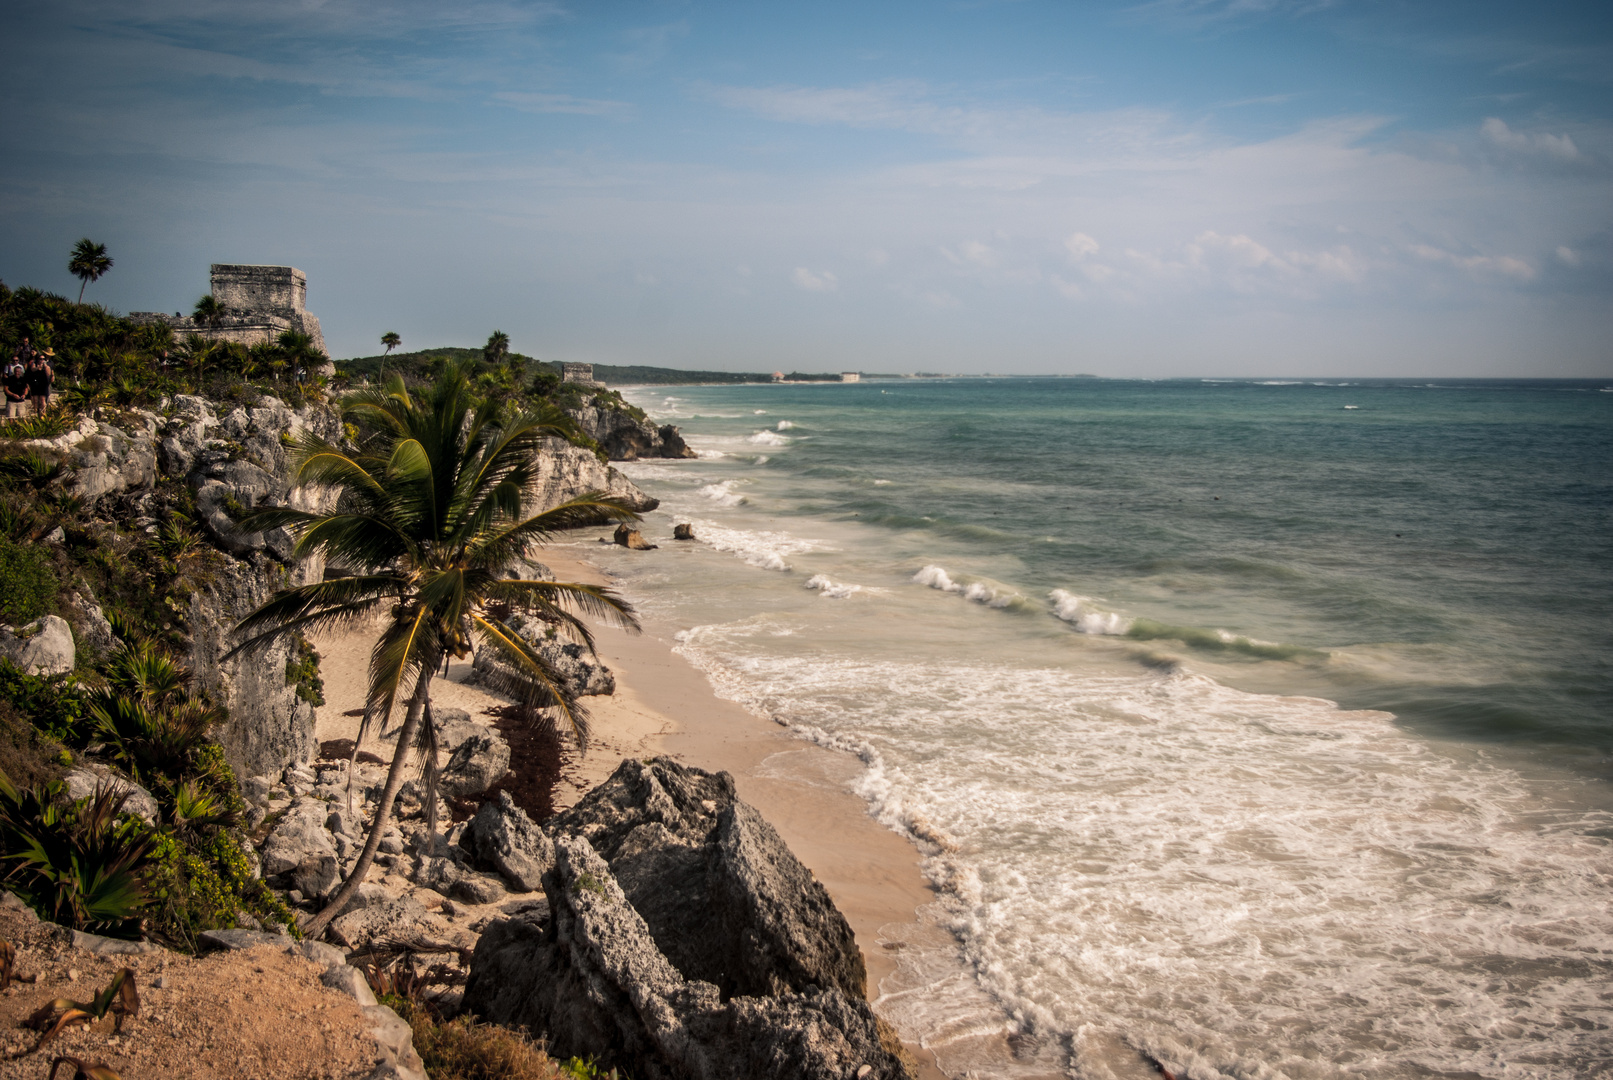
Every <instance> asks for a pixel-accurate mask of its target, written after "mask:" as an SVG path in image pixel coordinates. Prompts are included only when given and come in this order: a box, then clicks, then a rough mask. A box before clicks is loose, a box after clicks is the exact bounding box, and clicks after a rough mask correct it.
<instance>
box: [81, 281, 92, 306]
mask: <svg viewBox="0 0 1613 1080" xmlns="http://www.w3.org/2000/svg"><path fill="white" fill-rule="evenodd" d="M89 283H90V279H89V278H80V279H79V282H78V302H79V303H81V304H82V303H83V302H84V290H85V288H87V287H88V286H89Z"/></svg>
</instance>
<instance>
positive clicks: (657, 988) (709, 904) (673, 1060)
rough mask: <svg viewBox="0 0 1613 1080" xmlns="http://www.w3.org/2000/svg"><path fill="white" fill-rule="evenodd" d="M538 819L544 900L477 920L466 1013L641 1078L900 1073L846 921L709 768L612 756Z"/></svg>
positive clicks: (497, 812)
mask: <svg viewBox="0 0 1613 1080" xmlns="http://www.w3.org/2000/svg"><path fill="white" fill-rule="evenodd" d="M516 813H519V811H516ZM484 817H485V818H486V819H487V821H486V822H484V821H483V820H482V819H483V818H484ZM512 817H513V815H511V814H510V813H509V808H502V807H497V808H496V807H494V806H493V805H492V804H489V805H488V806H484V807H483V808H482V811H481V814H479V815H478V818H477V821H476V822H475V823H474V824H473V826H472V828H471V829H468V830H467V832H466V836H467V837H468V838H469V844H470V846H472V847H475V846H477V845H480V844H481V843H483V837H484V835H485V836H486V837H488V838H491V837H493V836H495V835H498V834H497V833H496V832H495V831H494V830H495V829H507V828H508V827H509V826H508V822H509V820H510V819H511V818H512ZM523 817H524V815H523ZM484 830H486V831H485V833H484ZM544 831H545V832H547V833H549V834H550V836H551V837H552V838H553V847H552V851H553V854H552V859H553V866H552V868H551V869H549V870H548V871H547V872H546V873H545V874H544V876H543V888H544V892H545V895H546V899H547V901H548V903H547V905H546V906H541V907H539V906H534V907H532V908H530V909H528V910H525V911H522V912H519V913H517V914H516V915H515V916H514V917H513V918H510V919H507V920H501V921H498V922H494V923H492V924H490V925H489V926H488V927H487V928H486V929H485V930H484V931H483V934H482V937H481V940H480V942H479V943H478V944H477V947H476V954H475V957H474V959H473V960H472V963H471V972H470V977H469V981H468V983H467V985H466V990H465V999H464V1004H465V1007H466V1008H467V1009H470V1010H472V1011H474V1012H476V1013H479V1014H480V1015H481V1016H482V1017H483V1018H484V1019H487V1020H491V1021H494V1022H496V1023H501V1024H506V1025H511V1026H525V1027H527V1028H528V1029H529V1030H531V1031H533V1032H534V1033H542V1034H545V1035H546V1037H547V1038H548V1039H549V1043H550V1046H551V1048H552V1049H553V1050H554V1051H555V1052H558V1053H559V1054H560V1055H562V1056H565V1055H570V1054H579V1055H585V1056H586V1055H597V1056H599V1057H602V1058H604V1059H606V1060H607V1061H609V1062H610V1063H611V1064H614V1065H617V1066H620V1067H622V1068H623V1069H625V1071H626V1072H628V1073H629V1074H631V1075H632V1076H635V1077H642V1078H647V1080H716V1078H734V1080H738V1078H741V1077H753V1076H791V1077H809V1078H819V1077H821V1078H824V1080H827V1078H829V1077H835V1078H844V1077H865V1078H867V1077H890V1078H897V1077H904V1076H906V1075H907V1073H906V1069H905V1066H904V1064H903V1062H902V1060H901V1058H900V1056H899V1053H898V1052H897V1046H898V1044H897V1043H896V1042H895V1041H894V1039H893V1038H892V1037H891V1036H890V1035H889V1034H888V1031H884V1030H882V1029H881V1026H880V1024H879V1022H878V1021H877V1020H876V1019H875V1017H874V1014H873V1012H872V1011H871V1010H870V1009H869V1007H868V1004H867V1002H866V1001H865V1000H864V990H865V984H866V974H865V972H864V968H863V961H862V955H861V953H860V952H859V951H858V949H857V946H856V942H855V941H854V939H853V937H852V933H851V928H850V927H849V926H848V925H847V924H846V921H845V919H844V918H843V917H842V916H841V915H840V913H839V911H838V910H836V908H835V906H834V904H833V902H832V901H831V900H830V899H829V895H828V893H827V891H826V890H824V888H823V886H822V885H820V884H819V883H818V882H817V881H816V880H815V879H813V877H812V875H811V873H810V872H809V871H808V870H807V869H806V868H805V867H803V866H802V865H801V864H800V862H799V861H797V860H796V858H795V856H794V855H793V854H791V853H790V850H789V848H788V847H787V846H786V845H785V844H784V842H783V840H782V839H780V838H779V836H778V834H777V833H776V832H775V831H774V830H773V829H772V827H771V826H769V825H768V824H767V823H766V822H765V821H763V820H762V818H761V817H760V815H758V814H757V813H756V811H755V810H754V809H752V808H751V807H749V806H747V805H746V804H745V803H743V802H740V801H739V800H738V799H737V798H735V796H734V785H733V779H732V778H731V777H730V776H728V775H727V774H726V773H717V774H712V773H707V772H703V771H702V770H699V769H691V768H687V767H685V766H682V765H679V764H678V763H677V762H675V761H672V760H671V759H669V758H657V759H655V760H654V761H651V762H647V763H646V762H640V761H632V760H628V761H623V762H622V764H621V766H620V767H619V768H618V769H617V770H616V772H615V773H614V774H613V775H612V776H611V778H610V779H609V780H607V781H606V782H605V783H603V784H601V785H600V786H598V787H596V788H595V789H594V790H593V791H592V792H590V793H589V794H588V796H587V797H586V798H584V799H583V800H582V802H580V803H578V804H577V805H576V806H575V807H573V808H572V809H570V810H568V811H566V812H565V813H563V814H560V815H559V816H557V817H556V818H554V819H552V820H551V821H550V822H549V823H548V824H546V826H545V827H544ZM544 854H547V851H545V853H544Z"/></svg>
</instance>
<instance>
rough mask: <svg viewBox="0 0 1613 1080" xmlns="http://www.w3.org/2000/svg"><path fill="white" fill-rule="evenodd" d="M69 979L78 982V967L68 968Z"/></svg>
mask: <svg viewBox="0 0 1613 1080" xmlns="http://www.w3.org/2000/svg"><path fill="white" fill-rule="evenodd" d="M67 981H68V982H78V968H68V969H67Z"/></svg>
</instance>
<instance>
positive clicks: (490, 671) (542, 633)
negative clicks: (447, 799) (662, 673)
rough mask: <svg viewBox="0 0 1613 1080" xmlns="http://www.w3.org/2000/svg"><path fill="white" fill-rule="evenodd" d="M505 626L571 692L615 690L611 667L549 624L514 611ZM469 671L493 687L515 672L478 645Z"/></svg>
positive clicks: (585, 694)
mask: <svg viewBox="0 0 1613 1080" xmlns="http://www.w3.org/2000/svg"><path fill="white" fill-rule="evenodd" d="M507 625H508V626H509V627H510V629H512V630H514V631H515V632H516V633H517V634H519V635H520V636H521V638H522V640H524V641H525V642H526V643H527V644H528V645H530V646H532V649H533V651H534V652H536V653H537V654H538V655H539V656H540V657H542V658H543V660H544V661H545V662H546V663H548V665H549V666H550V668H551V669H553V670H554V671H555V672H556V673H557V674H558V675H559V677H560V681H561V682H562V683H563V684H564V685H565V686H566V688H567V689H569V690H570V691H571V692H572V693H573V694H574V695H576V696H578V697H589V696H594V695H600V694H605V695H609V694H614V693H615V692H616V676H614V675H612V674H611V671H610V668H608V667H606V666H605V665H604V664H603V663H601V662H600V659H599V657H597V656H595V655H594V654H593V653H591V652H589V651H588V649H587V648H585V647H584V646H582V645H580V644H578V643H576V642H573V641H565V640H563V639H561V638H559V637H551V636H550V632H551V629H552V628H551V627H550V625H549V624H548V623H545V622H544V621H543V620H541V619H535V618H532V617H531V616H528V615H519V614H517V615H512V616H510V618H509V619H508V620H507ZM471 674H472V678H473V680H474V681H477V682H482V683H486V684H488V685H490V686H494V687H496V686H498V685H499V684H500V683H503V682H505V681H506V680H508V679H511V678H514V676H515V671H514V669H513V668H512V667H511V666H510V665H509V664H508V663H507V662H506V661H505V660H504V657H503V656H502V655H501V654H499V653H498V652H496V651H495V650H493V649H491V648H481V649H477V650H476V657H475V659H474V660H472V661H471ZM484 790H485V789H484Z"/></svg>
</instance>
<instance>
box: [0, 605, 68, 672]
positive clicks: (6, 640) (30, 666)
mask: <svg viewBox="0 0 1613 1080" xmlns="http://www.w3.org/2000/svg"><path fill="white" fill-rule="evenodd" d="M75 655H76V654H75V651H74V648H73V628H72V627H71V626H69V625H68V624H67V620H66V619H64V618H62V617H61V616H59V615H46V616H44V617H43V618H39V619H35V620H34V621H33V622H31V623H28V624H27V625H25V626H0V656H4V657H6V658H7V659H9V660H10V661H11V662H12V663H13V664H16V665H17V666H18V667H20V668H22V670H24V671H26V672H27V673H28V674H30V675H62V674H65V673H66V672H69V671H72V670H73V662H74V659H75Z"/></svg>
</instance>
